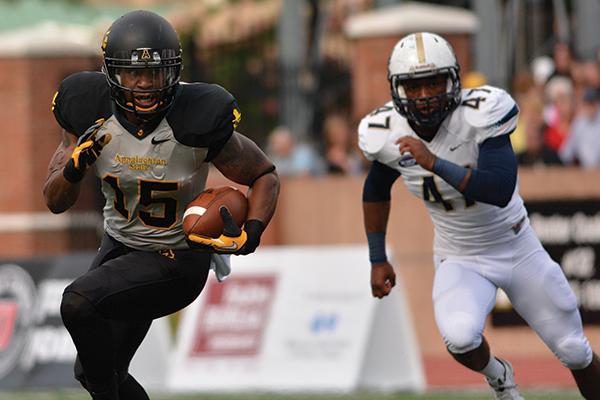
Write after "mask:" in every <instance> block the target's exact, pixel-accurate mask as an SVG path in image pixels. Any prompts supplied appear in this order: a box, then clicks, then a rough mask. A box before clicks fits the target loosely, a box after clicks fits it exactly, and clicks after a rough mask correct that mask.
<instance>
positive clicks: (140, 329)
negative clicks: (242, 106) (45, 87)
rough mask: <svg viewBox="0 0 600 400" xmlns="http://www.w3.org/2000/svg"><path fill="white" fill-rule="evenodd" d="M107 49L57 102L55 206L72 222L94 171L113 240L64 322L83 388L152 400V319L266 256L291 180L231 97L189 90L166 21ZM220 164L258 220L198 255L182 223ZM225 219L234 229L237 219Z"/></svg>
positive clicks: (66, 299)
mask: <svg viewBox="0 0 600 400" xmlns="http://www.w3.org/2000/svg"><path fill="white" fill-rule="evenodd" d="M102 50H103V54H104V64H103V68H102V72H81V73H76V74H74V75H71V76H69V77H67V78H66V79H65V80H64V81H63V82H62V83H61V85H60V88H59V90H58V92H57V94H56V95H55V96H54V99H53V112H54V115H55V117H56V120H57V121H58V123H59V124H60V126H61V127H62V128H63V139H62V143H60V145H59V146H58V148H57V149H56V152H55V154H54V156H53V157H52V160H51V161H50V165H49V168H48V176H47V180H46V183H45V185H44V196H45V199H46V204H47V206H48V208H49V209H50V210H51V211H52V212H54V213H61V212H63V211H65V210H67V209H69V208H70V207H71V206H72V205H73V204H74V203H75V201H76V199H77V197H78V195H79V191H80V186H81V184H80V182H81V180H82V178H83V177H84V175H85V174H86V172H87V170H88V169H90V167H93V170H94V171H95V173H96V175H97V176H98V177H99V179H100V180H101V182H102V191H103V194H104V196H105V197H106V205H105V206H104V210H103V214H104V228H105V235H104V238H103V239H102V244H101V247H100V249H99V251H98V254H97V256H96V258H95V260H94V261H93V263H92V266H91V268H90V269H89V271H88V272H87V273H86V274H84V275H82V276H81V277H79V278H78V279H76V280H75V281H74V282H73V283H72V284H71V285H69V286H68V287H67V288H66V289H65V292H64V294H63V300H62V304H61V316H62V319H63V322H64V324H65V326H66V328H67V330H68V331H69V333H70V335H71V337H72V339H73V342H74V343H75V347H76V348H77V353H78V357H77V361H76V365H75V375H76V378H77V379H78V380H79V381H80V382H81V384H82V385H83V386H84V387H85V388H86V389H87V390H88V391H89V392H90V394H91V396H92V398H93V399H97V400H99V399H102V400H115V399H121V400H123V399H126V400H138V399H148V395H147V394H146V392H145V390H144V389H143V388H142V386H141V385H140V384H139V383H138V382H137V381H136V380H135V379H134V378H133V377H132V376H131V375H130V374H129V373H128V366H129V363H130V361H131V359H132V357H133V355H134V353H135V352H136V350H137V348H138V346H139V345H140V343H141V342H142V340H143V338H144V336H145V335H146V333H147V331H148V329H149V327H150V324H151V321H152V320H153V319H155V318H159V317H162V316H165V315H168V314H171V313H173V312H175V311H177V310H180V309H182V308H183V307H185V306H187V305H188V304H190V303H191V302H192V301H193V300H194V299H195V298H196V297H197V296H198V295H199V294H200V292H201V291H202V288H203V287H204V284H205V282H206V279H207V274H208V271H209V266H210V263H211V257H218V256H219V255H217V254H215V253H234V254H249V253H252V252H253V251H254V250H255V249H256V247H257V246H258V244H259V242H260V237H261V234H262V232H263V230H264V228H265V226H266V225H267V224H268V223H269V221H270V219H271V217H272V215H273V212H274V210H275V205H276V201H277V196H278V193H279V179H278V177H277V175H276V173H275V168H274V166H273V164H272V163H271V162H270V161H269V160H268V159H267V157H266V156H265V155H264V153H263V152H262V151H261V150H260V149H259V148H258V147H257V146H256V144H255V143H254V142H252V141H251V140H249V139H248V138H246V137H244V136H243V135H241V134H239V133H238V132H236V131H235V128H236V126H237V124H238V122H239V120H240V118H241V114H240V111H239V109H238V106H237V104H236V101H235V99H234V97H233V96H232V95H231V94H230V93H228V92H227V91H226V90H225V89H223V88H222V87H220V86H218V85H214V84H207V83H193V84H184V83H183V82H180V72H181V47H180V43H179V39H178V37H177V33H176V32H175V30H174V29H173V27H172V26H171V25H170V24H169V22H167V21H166V20H165V19H164V18H162V17H160V16H158V15H156V14H154V13H151V12H147V11H133V12H130V13H127V14H125V15H124V16H122V17H120V18H119V19H117V20H116V21H115V22H114V23H113V24H112V26H111V27H110V28H109V30H108V31H107V33H106V35H105V37H104V40H103V43H102ZM209 163H212V164H213V165H214V166H215V167H216V168H217V169H218V170H219V171H221V173H223V175H225V176H226V177H227V178H229V179H231V180H232V181H235V182H237V183H240V184H243V185H246V186H248V187H249V191H248V200H249V211H248V220H247V221H246V223H245V224H244V226H243V229H239V228H238V227H233V228H232V227H231V226H230V228H231V229H229V231H228V235H222V236H221V237H220V238H217V239H210V240H205V241H202V243H201V244H198V245H196V244H195V243H193V242H192V241H191V240H192V238H186V237H185V234H184V232H183V230H182V215H183V213H184V210H185V206H186V205H187V204H188V203H189V202H190V201H191V200H192V199H193V198H195V197H196V196H197V195H198V194H199V193H200V192H201V191H202V190H204V186H205V183H206V177H207V174H208V166H209ZM221 214H222V216H223V219H224V220H225V222H226V226H227V225H231V223H232V219H231V216H230V214H228V212H227V211H226V210H222V213H221ZM234 228H235V229H234ZM236 230H237V231H236ZM197 247H202V249H198V248H197ZM207 249H209V250H210V251H207Z"/></svg>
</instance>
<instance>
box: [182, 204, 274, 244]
mask: <svg viewBox="0 0 600 400" xmlns="http://www.w3.org/2000/svg"><path fill="white" fill-rule="evenodd" d="M219 213H220V214H221V218H222V219H223V224H224V226H223V234H222V235H221V236H219V237H218V238H216V239H215V238H209V237H205V236H201V235H196V234H193V233H192V234H190V235H188V240H189V241H190V243H191V244H192V245H193V247H196V248H201V249H202V248H203V249H207V248H208V249H211V250H212V251H213V252H215V253H222V254H242V255H245V254H250V253H253V252H254V250H256V247H258V245H259V243H260V236H261V235H262V232H263V231H264V229H265V228H264V224H263V223H262V222H261V221H259V220H256V219H251V220H248V221H246V223H245V224H244V229H242V228H240V227H239V226H237V225H236V223H235V221H234V220H233V217H232V216H231V213H230V212H229V210H228V209H227V207H225V206H222V207H221V208H220V209H219ZM194 245H197V246H194Z"/></svg>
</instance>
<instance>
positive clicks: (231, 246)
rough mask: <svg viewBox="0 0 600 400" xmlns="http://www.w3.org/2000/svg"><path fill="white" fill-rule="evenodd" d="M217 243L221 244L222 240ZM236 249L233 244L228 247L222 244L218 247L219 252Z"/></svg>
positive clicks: (236, 246) (235, 245)
mask: <svg viewBox="0 0 600 400" xmlns="http://www.w3.org/2000/svg"><path fill="white" fill-rule="evenodd" d="M217 240H219V239H217ZM219 242H221V243H223V241H222V240H219ZM237 248H238V245H237V243H235V242H233V243H231V244H230V245H229V246H224V245H222V244H220V245H219V250H237Z"/></svg>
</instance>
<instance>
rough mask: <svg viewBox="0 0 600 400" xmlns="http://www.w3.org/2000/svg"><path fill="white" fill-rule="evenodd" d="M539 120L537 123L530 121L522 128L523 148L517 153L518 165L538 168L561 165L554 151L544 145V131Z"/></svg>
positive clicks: (533, 120)
mask: <svg viewBox="0 0 600 400" xmlns="http://www.w3.org/2000/svg"><path fill="white" fill-rule="evenodd" d="M542 127H543V123H542V120H541V118H539V122H537V121H535V119H532V120H530V123H527V124H526V126H525V127H524V130H523V134H524V137H525V148H524V149H523V150H522V151H520V152H518V153H517V162H518V163H519V165H523V166H528V167H540V166H545V165H561V164H562V162H561V161H560V158H559V157H558V154H557V153H556V151H554V150H552V149H551V148H550V147H548V146H547V145H546V144H545V143H544V131H543V129H542Z"/></svg>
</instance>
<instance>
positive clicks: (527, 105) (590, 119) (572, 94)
mask: <svg viewBox="0 0 600 400" xmlns="http://www.w3.org/2000/svg"><path fill="white" fill-rule="evenodd" d="M599 56H600V53H599ZM512 95H513V96H514V98H515V100H516V101H517V103H518V104H519V107H520V109H521V114H520V119H519V125H518V127H517V130H516V131H515V132H514V133H513V135H512V143H513V147H514V149H515V152H516V153H517V158H518V161H519V163H520V164H521V165H524V166H532V167H539V166H547V165H567V166H580V167H581V168H597V167H599V166H600V140H599V139H600V59H597V60H576V59H575V58H574V57H573V55H572V51H571V49H570V48H569V46H568V45H566V44H565V43H557V44H555V46H554V51H553V57H552V58H549V57H540V58H537V59H535V60H534V61H533V62H532V64H531V70H530V71H525V72H521V73H518V74H517V75H516V77H515V79H514V81H513V87H512Z"/></svg>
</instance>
